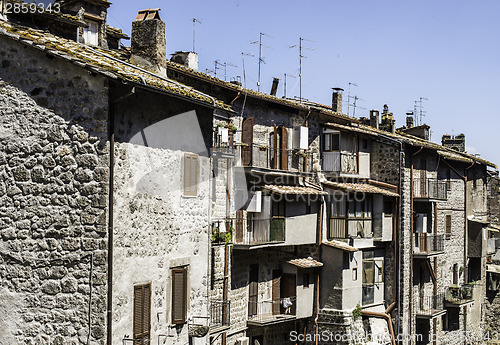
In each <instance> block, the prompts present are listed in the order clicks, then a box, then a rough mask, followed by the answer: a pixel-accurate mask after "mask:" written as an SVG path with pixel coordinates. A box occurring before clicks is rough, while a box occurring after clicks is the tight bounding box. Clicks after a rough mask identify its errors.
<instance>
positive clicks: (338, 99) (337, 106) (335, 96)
mask: <svg viewBox="0 0 500 345" xmlns="http://www.w3.org/2000/svg"><path fill="white" fill-rule="evenodd" d="M332 90H333V93H332V110H333V111H334V112H336V113H342V91H344V89H341V88H339V87H334V88H332Z"/></svg>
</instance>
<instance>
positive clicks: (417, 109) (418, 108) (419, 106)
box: [413, 97, 428, 126]
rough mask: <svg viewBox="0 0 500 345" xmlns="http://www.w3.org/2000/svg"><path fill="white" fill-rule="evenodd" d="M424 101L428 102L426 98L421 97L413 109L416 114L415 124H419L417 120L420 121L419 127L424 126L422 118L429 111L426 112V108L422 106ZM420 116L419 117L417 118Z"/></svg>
mask: <svg viewBox="0 0 500 345" xmlns="http://www.w3.org/2000/svg"><path fill="white" fill-rule="evenodd" d="M422 101H428V99H427V98H425V97H420V98H419V100H418V101H415V105H414V106H413V109H414V114H415V122H417V120H420V121H419V122H418V123H417V125H418V126H420V125H421V124H422V120H423V119H422V118H423V117H424V116H425V113H426V112H427V111H425V110H424V106H423V104H422ZM417 114H418V116H417Z"/></svg>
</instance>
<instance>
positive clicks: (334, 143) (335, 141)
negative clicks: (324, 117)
mask: <svg viewBox="0 0 500 345" xmlns="http://www.w3.org/2000/svg"><path fill="white" fill-rule="evenodd" d="M339 150H340V133H325V134H323V151H324V152H332V151H339Z"/></svg>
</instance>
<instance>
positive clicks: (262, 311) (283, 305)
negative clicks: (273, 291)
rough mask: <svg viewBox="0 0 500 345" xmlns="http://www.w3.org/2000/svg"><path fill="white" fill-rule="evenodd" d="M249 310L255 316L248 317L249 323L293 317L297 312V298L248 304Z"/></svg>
mask: <svg viewBox="0 0 500 345" xmlns="http://www.w3.org/2000/svg"><path fill="white" fill-rule="evenodd" d="M249 308H250V309H252V310H254V311H255V312H256V314H254V315H250V316H248V320H249V321H257V322H265V321H267V320H272V319H278V318H281V317H283V316H287V315H288V316H294V315H295V313H296V311H297V297H295V296H293V297H285V298H279V299H275V300H267V301H257V302H249Z"/></svg>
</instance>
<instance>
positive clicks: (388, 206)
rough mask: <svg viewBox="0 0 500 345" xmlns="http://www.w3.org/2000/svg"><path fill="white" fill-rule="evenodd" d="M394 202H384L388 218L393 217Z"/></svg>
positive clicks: (385, 213)
mask: <svg viewBox="0 0 500 345" xmlns="http://www.w3.org/2000/svg"><path fill="white" fill-rule="evenodd" d="M392 211H393V209H392V201H390V200H385V201H384V215H385V216H386V217H392Z"/></svg>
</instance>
